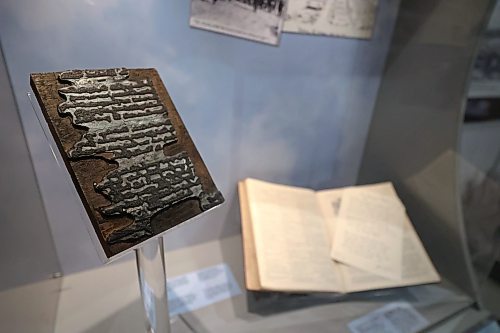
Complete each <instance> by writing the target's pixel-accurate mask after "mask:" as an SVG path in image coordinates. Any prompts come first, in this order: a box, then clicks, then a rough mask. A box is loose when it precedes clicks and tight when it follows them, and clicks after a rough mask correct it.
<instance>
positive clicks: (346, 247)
mask: <svg viewBox="0 0 500 333" xmlns="http://www.w3.org/2000/svg"><path fill="white" fill-rule="evenodd" d="M405 219H406V213H405V209H404V206H403V205H402V203H401V202H400V201H399V199H397V198H394V197H390V196H386V195H382V194H378V193H373V192H368V191H363V190H360V189H356V188H348V189H345V190H344V192H343V194H342V202H341V205H340V211H339V214H338V220H337V223H336V226H335V233H334V239H333V242H332V243H333V246H332V251H331V256H332V258H333V259H334V260H337V261H339V262H342V263H344V264H346V265H349V266H352V267H356V268H359V269H361V270H364V271H367V272H370V273H373V274H376V275H379V276H383V277H386V278H389V279H392V280H396V281H399V280H401V278H402V270H403V269H402V253H403V226H404V224H403V223H404V222H405Z"/></svg>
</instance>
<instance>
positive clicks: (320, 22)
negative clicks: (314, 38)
mask: <svg viewBox="0 0 500 333" xmlns="http://www.w3.org/2000/svg"><path fill="white" fill-rule="evenodd" d="M377 3H378V0H289V1H288V9H287V16H286V18H285V24H284V27H283V31H284V32H293V33H300V34H313V35H325V36H339V37H347V38H361V39H369V38H371V36H372V32H373V26H374V24H375V17H376V9H377Z"/></svg>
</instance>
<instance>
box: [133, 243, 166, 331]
mask: <svg viewBox="0 0 500 333" xmlns="http://www.w3.org/2000/svg"><path fill="white" fill-rule="evenodd" d="M164 252H165V251H164V248H163V237H157V238H155V239H151V240H149V241H148V242H146V243H145V244H144V245H143V246H142V247H140V248H138V249H136V250H135V258H136V262H137V273H138V275H139V286H140V288H141V297H142V303H143V306H144V312H145V314H146V329H147V332H148V333H170V332H171V330H170V315H169V312H168V297H167V275H166V271H165V253H164Z"/></svg>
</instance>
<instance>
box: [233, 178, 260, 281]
mask: <svg viewBox="0 0 500 333" xmlns="http://www.w3.org/2000/svg"><path fill="white" fill-rule="evenodd" d="M238 194H239V199H240V212H241V235H242V242H243V260H244V263H245V286H246V287H247V289H248V290H255V291H259V290H261V289H262V287H261V285H260V281H259V269H258V266H257V256H256V254H255V241H254V237H253V232H252V220H251V218H250V209H249V207H248V198H247V190H246V186H245V182H244V181H240V182H239V183H238Z"/></svg>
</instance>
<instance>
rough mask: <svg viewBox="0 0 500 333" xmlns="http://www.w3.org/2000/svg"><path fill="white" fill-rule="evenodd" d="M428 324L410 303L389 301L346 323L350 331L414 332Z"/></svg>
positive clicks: (371, 332) (376, 332)
mask: <svg viewBox="0 0 500 333" xmlns="http://www.w3.org/2000/svg"><path fill="white" fill-rule="evenodd" d="M427 325H429V321H428V320H427V319H425V318H424V317H423V316H422V315H421V314H420V313H418V311H417V310H415V308H414V307H413V306H411V304H409V303H407V302H394V303H389V304H387V305H385V306H383V307H381V308H380V309H378V310H375V311H373V312H370V313H369V314H367V315H365V316H363V317H360V318H358V319H356V320H353V321H351V322H350V323H349V324H347V327H349V330H350V331H351V332H352V333H381V332H384V333H415V332H418V331H420V330H422V329H423V328H425V327H426V326H427Z"/></svg>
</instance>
